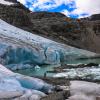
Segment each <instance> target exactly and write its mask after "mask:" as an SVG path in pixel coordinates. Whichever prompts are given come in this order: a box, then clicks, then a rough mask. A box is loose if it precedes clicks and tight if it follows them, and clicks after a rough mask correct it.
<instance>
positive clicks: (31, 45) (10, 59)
mask: <svg viewBox="0 0 100 100" xmlns="http://www.w3.org/2000/svg"><path fill="white" fill-rule="evenodd" d="M93 56H97V54H96V53H93V52H89V51H86V50H82V49H77V48H74V47H71V46H68V45H65V44H61V43H57V42H55V41H52V40H49V39H46V38H44V37H41V36H38V35H35V34H33V33H30V32H27V31H24V30H22V29H19V28H17V27H15V26H12V25H10V24H8V23H7V22H5V21H3V20H1V19H0V63H1V64H3V65H5V66H7V67H8V68H9V69H12V70H16V69H24V68H32V67H33V65H43V64H50V65H52V64H60V63H62V62H66V61H69V60H70V61H71V60H75V59H78V58H81V57H93Z"/></svg>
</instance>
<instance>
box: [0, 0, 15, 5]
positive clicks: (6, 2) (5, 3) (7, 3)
mask: <svg viewBox="0 0 100 100" xmlns="http://www.w3.org/2000/svg"><path fill="white" fill-rule="evenodd" d="M0 3H1V4H4V5H12V4H14V3H12V2H8V1H5V0H0Z"/></svg>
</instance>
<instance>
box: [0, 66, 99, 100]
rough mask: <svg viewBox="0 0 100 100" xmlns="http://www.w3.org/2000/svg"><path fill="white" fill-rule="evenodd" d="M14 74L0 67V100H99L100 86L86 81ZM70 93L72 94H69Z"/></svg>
mask: <svg viewBox="0 0 100 100" xmlns="http://www.w3.org/2000/svg"><path fill="white" fill-rule="evenodd" d="M44 80H45V81H47V82H48V83H49V82H50V84H51V85H50V84H47V83H46V82H44V81H42V80H40V79H37V78H32V77H27V76H24V75H21V74H17V73H13V72H11V71H9V70H8V69H7V68H5V67H4V66H2V65H0V100H99V99H100V85H99V84H97V83H91V82H85V81H70V83H69V82H68V80H66V79H64V80H63V79H56V78H55V79H44ZM69 93H70V94H69Z"/></svg>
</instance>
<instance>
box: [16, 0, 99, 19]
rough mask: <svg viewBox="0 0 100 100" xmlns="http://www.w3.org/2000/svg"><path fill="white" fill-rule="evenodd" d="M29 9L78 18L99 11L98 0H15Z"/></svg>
mask: <svg viewBox="0 0 100 100" xmlns="http://www.w3.org/2000/svg"><path fill="white" fill-rule="evenodd" d="M17 1H19V2H21V3H22V4H24V5H25V6H26V7H28V8H29V9H30V10H31V11H50V12H62V13H64V14H65V15H67V16H69V17H74V18H79V17H86V16H90V15H92V14H97V13H100V0H17Z"/></svg>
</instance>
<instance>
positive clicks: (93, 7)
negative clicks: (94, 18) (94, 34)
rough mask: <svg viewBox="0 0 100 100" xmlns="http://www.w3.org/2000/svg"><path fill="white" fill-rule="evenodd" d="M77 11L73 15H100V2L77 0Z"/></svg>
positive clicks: (97, 0)
mask: <svg viewBox="0 0 100 100" xmlns="http://www.w3.org/2000/svg"><path fill="white" fill-rule="evenodd" d="M76 6H77V9H76V10H74V12H73V13H78V14H80V13H88V14H89V15H92V14H96V13H100V0H76Z"/></svg>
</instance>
